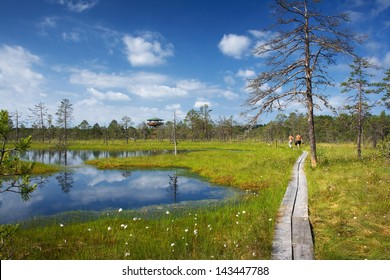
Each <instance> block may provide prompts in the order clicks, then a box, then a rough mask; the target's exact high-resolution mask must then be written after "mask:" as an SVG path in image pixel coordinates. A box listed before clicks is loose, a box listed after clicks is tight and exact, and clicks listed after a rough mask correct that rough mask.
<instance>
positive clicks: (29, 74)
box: [0, 45, 44, 95]
mask: <svg viewBox="0 0 390 280" xmlns="http://www.w3.org/2000/svg"><path fill="white" fill-rule="evenodd" d="M39 63H40V59H39V57H38V56H36V55H33V54H31V53H30V52H29V51H27V50H26V49H24V48H22V47H20V46H8V45H3V46H2V47H1V48H0V92H3V93H5V92H6V93H8V94H10V93H11V94H15V93H16V94H25V95H26V94H31V93H33V92H37V91H39V88H40V86H41V84H42V83H43V82H44V76H43V75H42V74H40V73H38V72H35V71H34V70H33V65H36V64H39Z"/></svg>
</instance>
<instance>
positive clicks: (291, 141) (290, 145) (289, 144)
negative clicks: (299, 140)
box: [288, 134, 294, 148]
mask: <svg viewBox="0 0 390 280" xmlns="http://www.w3.org/2000/svg"><path fill="white" fill-rule="evenodd" d="M293 141H294V136H292V134H290V136H289V137H288V146H289V147H290V148H292V143H293Z"/></svg>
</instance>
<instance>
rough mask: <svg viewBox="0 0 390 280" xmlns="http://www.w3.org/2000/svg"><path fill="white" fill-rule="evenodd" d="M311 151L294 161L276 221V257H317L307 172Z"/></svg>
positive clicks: (293, 258)
mask: <svg viewBox="0 0 390 280" xmlns="http://www.w3.org/2000/svg"><path fill="white" fill-rule="evenodd" d="M306 156H307V152H306V151H304V152H303V153H302V155H301V156H300V157H299V158H298V160H297V161H296V162H295V164H294V167H293V168H294V169H293V175H292V178H291V181H290V182H289V184H288V186H287V190H286V193H285V195H284V198H283V201H282V204H281V206H280V208H279V212H278V220H277V221H276V227H275V235H274V241H273V244H272V256H271V258H272V259H273V260H314V247H313V236H312V231H311V228H310V221H309V213H308V194H307V181H306V175H305V173H304V171H303V166H304V162H305V159H306Z"/></svg>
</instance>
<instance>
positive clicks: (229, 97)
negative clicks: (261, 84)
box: [221, 90, 238, 100]
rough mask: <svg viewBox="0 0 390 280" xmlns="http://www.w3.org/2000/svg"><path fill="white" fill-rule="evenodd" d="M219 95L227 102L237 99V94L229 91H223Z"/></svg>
mask: <svg viewBox="0 0 390 280" xmlns="http://www.w3.org/2000/svg"><path fill="white" fill-rule="evenodd" d="M221 95H222V96H223V97H224V98H226V99H227V100H234V99H237V98H238V94H237V93H234V92H232V91H230V90H223V91H221Z"/></svg>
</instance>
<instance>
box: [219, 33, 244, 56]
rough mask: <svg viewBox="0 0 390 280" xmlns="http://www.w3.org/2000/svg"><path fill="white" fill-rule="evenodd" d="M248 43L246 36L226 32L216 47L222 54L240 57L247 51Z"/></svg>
mask: <svg viewBox="0 0 390 280" xmlns="http://www.w3.org/2000/svg"><path fill="white" fill-rule="evenodd" d="M250 44H251V40H250V39H249V38H248V37H246V36H242V35H236V34H228V35H224V36H223V38H222V39H221V41H220V42H219V45H218V47H219V49H220V51H221V52H222V53H223V54H224V55H227V56H231V57H234V58H236V59H240V58H242V56H243V55H244V54H245V53H246V52H247V51H248V48H249V46H250Z"/></svg>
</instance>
